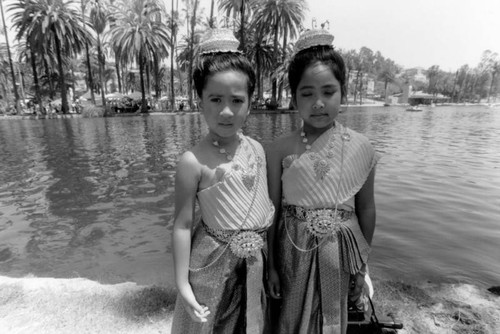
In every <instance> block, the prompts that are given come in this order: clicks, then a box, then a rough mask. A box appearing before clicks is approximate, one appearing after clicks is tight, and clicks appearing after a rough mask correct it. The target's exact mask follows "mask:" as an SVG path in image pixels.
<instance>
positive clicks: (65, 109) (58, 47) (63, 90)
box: [52, 28, 68, 114]
mask: <svg viewBox="0 0 500 334" xmlns="http://www.w3.org/2000/svg"><path fill="white" fill-rule="evenodd" d="M52 32H53V33H54V36H57V34H56V31H55V29H54V28H52ZM54 41H55V43H56V55H57V66H58V68H59V86H60V88H61V103H62V107H61V109H62V113H63V114H67V113H68V96H67V95H66V82H65V80H64V69H63V60H62V55H61V43H60V41H59V39H58V38H54Z"/></svg>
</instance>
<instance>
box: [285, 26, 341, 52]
mask: <svg viewBox="0 0 500 334" xmlns="http://www.w3.org/2000/svg"><path fill="white" fill-rule="evenodd" d="M334 38H335V37H334V36H333V35H332V34H330V33H329V32H328V31H326V30H324V29H311V30H306V31H305V32H303V33H302V34H301V35H300V36H299V39H298V40H297V42H296V43H295V50H294V51H295V53H298V52H300V51H302V50H305V49H309V48H311V47H313V46H333V45H332V42H333V39H334Z"/></svg>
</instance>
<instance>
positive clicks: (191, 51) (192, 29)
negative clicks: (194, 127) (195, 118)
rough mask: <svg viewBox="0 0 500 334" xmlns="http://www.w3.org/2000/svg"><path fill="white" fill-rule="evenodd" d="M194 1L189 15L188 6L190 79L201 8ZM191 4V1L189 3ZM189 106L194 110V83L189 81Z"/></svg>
mask: <svg viewBox="0 0 500 334" xmlns="http://www.w3.org/2000/svg"><path fill="white" fill-rule="evenodd" d="M192 1H193V4H192V5H193V10H192V12H191V13H189V6H188V20H189V24H190V29H189V39H188V50H189V51H188V52H189V54H188V56H189V62H188V78H192V76H193V62H194V45H195V29H196V23H197V18H196V12H197V10H198V6H199V1H198V0H192ZM188 4H189V1H188ZM188 104H189V108H190V109H192V108H193V81H192V80H190V79H188Z"/></svg>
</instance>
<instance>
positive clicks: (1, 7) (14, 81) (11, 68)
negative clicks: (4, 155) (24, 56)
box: [0, 1, 22, 114]
mask: <svg viewBox="0 0 500 334" xmlns="http://www.w3.org/2000/svg"><path fill="white" fill-rule="evenodd" d="M0 9H1V11H2V22H3V31H4V34H5V46H6V47H7V57H8V58H9V66H10V73H11V75H12V86H13V89H14V98H15V99H16V111H17V113H18V114H20V113H21V111H22V110H21V106H20V105H19V94H18V92H17V87H16V75H15V73H14V65H13V63H12V55H11V53H10V46H9V37H8V35H7V25H6V24H5V16H4V14H3V5H2V1H0Z"/></svg>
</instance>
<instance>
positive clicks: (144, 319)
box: [0, 276, 500, 334]
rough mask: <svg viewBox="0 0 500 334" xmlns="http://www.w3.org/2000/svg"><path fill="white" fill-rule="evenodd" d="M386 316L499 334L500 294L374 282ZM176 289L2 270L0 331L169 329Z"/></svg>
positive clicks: (431, 327)
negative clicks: (11, 274) (4, 273)
mask: <svg viewBox="0 0 500 334" xmlns="http://www.w3.org/2000/svg"><path fill="white" fill-rule="evenodd" d="M373 284H374V287H375V295H374V298H373V300H374V303H375V307H376V311H377V315H378V316H379V318H383V317H386V318H387V317H391V316H392V317H395V318H396V319H397V320H398V321H399V322H402V323H403V325H404V328H403V329H402V330H400V331H399V333H400V334H406V333H412V334H413V333H422V334H428V333H433V334H440V333H443V334H445V333H458V334H466V333H470V334H473V333H474V334H480V333H481V334H489V333H491V334H496V333H500V297H499V296H498V295H497V294H495V293H493V292H490V291H487V290H483V289H480V288H478V287H476V286H473V285H468V284H435V283H430V282H425V283H421V284H416V285H410V284H406V283H404V282H397V281H377V280H374V282H373ZM174 303H175V290H174V289H173V288H169V287H163V286H159V285H152V286H139V285H137V284H135V283H132V282H127V283H120V284H111V285H107V284H101V283H99V282H96V281H91V280H88V279H84V278H71V279H56V278H41V277H32V276H29V277H24V278H10V277H5V276H0V333H15V334H28V333H29V334H31V333H37V334H44V333H47V334H49V333H50V334H66V333H68V334H70V333H71V334H74V333H76V334H78V333H92V334H99V333H106V334H112V333H120V334H122V333H123V334H127V333H130V334H132V333H134V334H136V333H137V334H153V333H154V334H161V333H163V334H167V333H170V326H171V320H172V311H173V306H174Z"/></svg>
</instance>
